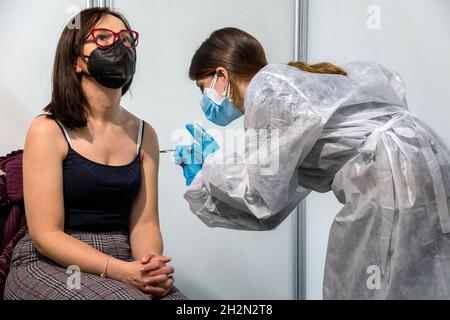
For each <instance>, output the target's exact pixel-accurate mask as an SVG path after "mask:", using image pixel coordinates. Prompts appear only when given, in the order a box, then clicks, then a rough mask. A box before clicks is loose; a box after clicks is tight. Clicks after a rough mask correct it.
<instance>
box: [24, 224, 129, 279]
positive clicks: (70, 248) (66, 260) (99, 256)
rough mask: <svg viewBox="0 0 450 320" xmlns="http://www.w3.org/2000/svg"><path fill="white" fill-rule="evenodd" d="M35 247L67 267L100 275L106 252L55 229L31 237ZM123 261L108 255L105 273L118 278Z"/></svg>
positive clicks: (103, 266)
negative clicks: (74, 267)
mask: <svg viewBox="0 0 450 320" xmlns="http://www.w3.org/2000/svg"><path fill="white" fill-rule="evenodd" d="M33 241H34V243H35V245H36V247H37V249H38V250H39V251H40V252H41V253H42V254H43V255H45V256H46V257H48V258H50V259H52V260H53V261H55V262H56V263H58V264H60V265H62V266H64V267H68V266H72V265H75V266H78V267H79V268H80V270H81V271H83V272H87V273H93V274H97V275H100V274H102V273H103V272H104V268H105V261H106V258H107V257H108V256H107V255H106V254H104V253H102V252H100V251H98V250H96V249H95V248H93V247H91V246H89V245H88V244H86V243H84V242H83V241H80V240H78V239H75V238H74V237H72V236H70V235H68V234H66V233H64V232H62V231H55V232H50V233H47V234H45V235H40V236H38V237H36V239H33ZM124 263H125V261H121V260H118V259H116V258H113V257H110V259H109V261H108V268H107V275H108V277H110V278H114V279H117V280H120V276H121V267H122V266H123V264H124Z"/></svg>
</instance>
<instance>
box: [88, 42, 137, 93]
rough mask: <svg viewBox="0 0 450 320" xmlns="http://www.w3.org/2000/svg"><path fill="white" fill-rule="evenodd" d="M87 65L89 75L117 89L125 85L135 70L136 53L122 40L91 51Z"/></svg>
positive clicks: (102, 83) (106, 85)
mask: <svg viewBox="0 0 450 320" xmlns="http://www.w3.org/2000/svg"><path fill="white" fill-rule="evenodd" d="M85 57H86V58H89V60H88V63H87V66H88V70H89V73H90V74H89V75H90V76H92V77H94V79H95V80H97V82H98V83H100V84H101V85H102V86H105V87H107V88H111V89H118V88H121V87H123V86H124V85H126V84H127V83H128V82H130V80H131V79H132V78H133V76H134V73H135V72H136V55H135V53H134V51H132V50H131V49H129V48H127V47H125V45H124V44H123V41H122V40H118V41H116V43H114V44H113V45H111V46H110V47H107V48H97V49H95V50H94V51H92V53H91V55H90V56H85Z"/></svg>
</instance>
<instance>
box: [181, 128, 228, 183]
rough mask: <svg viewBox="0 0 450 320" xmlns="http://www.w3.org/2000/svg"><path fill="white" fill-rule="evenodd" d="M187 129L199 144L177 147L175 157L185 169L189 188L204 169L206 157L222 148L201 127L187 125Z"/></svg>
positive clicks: (184, 172)
mask: <svg viewBox="0 0 450 320" xmlns="http://www.w3.org/2000/svg"><path fill="white" fill-rule="evenodd" d="M186 129H187V130H188V131H189V133H190V134H191V135H192V137H194V140H195V141H196V142H197V143H193V144H191V145H178V146H176V148H175V151H174V152H173V157H174V161H175V163H176V164H178V165H180V166H181V167H182V168H183V175H184V178H185V179H186V185H187V186H189V185H190V184H191V183H192V180H194V178H195V176H196V175H197V173H198V172H199V171H200V170H201V169H202V167H203V162H204V161H205V159H206V157H208V156H209V155H210V154H212V153H214V152H216V151H217V150H219V149H220V147H219V145H218V144H217V142H216V141H215V140H214V138H213V137H211V136H210V135H209V134H208V133H207V132H206V130H205V129H203V128H202V127H201V126H200V125H198V124H195V126H193V125H192V124H187V125H186Z"/></svg>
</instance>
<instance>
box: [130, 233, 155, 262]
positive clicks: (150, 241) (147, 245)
mask: <svg viewBox="0 0 450 320" xmlns="http://www.w3.org/2000/svg"><path fill="white" fill-rule="evenodd" d="M130 244H131V251H132V253H133V257H134V258H135V259H136V260H140V259H141V258H142V256H143V255H144V254H146V253H149V254H154V255H158V256H160V255H162V253H163V241H162V236H161V231H160V229H159V227H157V226H152V225H147V226H139V227H135V228H134V230H132V232H131V234H130Z"/></svg>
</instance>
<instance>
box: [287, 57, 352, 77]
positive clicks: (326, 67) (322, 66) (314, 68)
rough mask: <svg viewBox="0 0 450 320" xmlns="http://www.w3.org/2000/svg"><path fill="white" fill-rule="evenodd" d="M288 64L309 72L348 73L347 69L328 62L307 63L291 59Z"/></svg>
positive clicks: (345, 74)
mask: <svg viewBox="0 0 450 320" xmlns="http://www.w3.org/2000/svg"><path fill="white" fill-rule="evenodd" d="M288 65H290V66H292V67H296V68H298V69H300V70H303V71H306V72H311V73H325V74H341V75H344V76H347V75H348V74H347V71H345V70H344V69H342V68H340V67H337V66H335V65H334V64H331V63H329V62H320V63H317V64H313V65H309V64H307V63H304V62H301V61H292V62H289V63H288Z"/></svg>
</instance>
